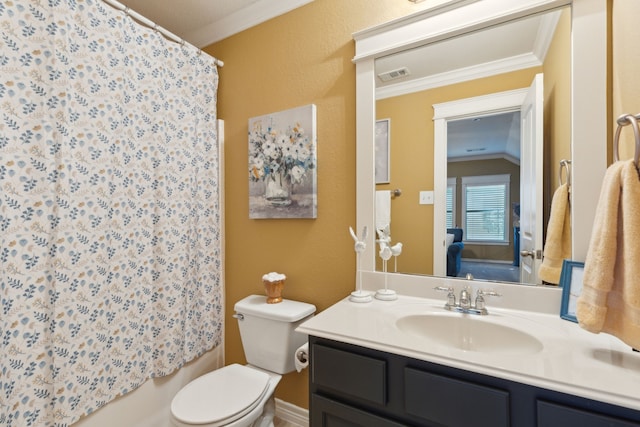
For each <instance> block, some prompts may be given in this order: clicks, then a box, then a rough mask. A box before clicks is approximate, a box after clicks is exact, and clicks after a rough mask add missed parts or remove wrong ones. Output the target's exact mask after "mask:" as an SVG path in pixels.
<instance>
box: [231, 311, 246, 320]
mask: <svg viewBox="0 0 640 427" xmlns="http://www.w3.org/2000/svg"><path fill="white" fill-rule="evenodd" d="M233 317H235V318H236V319H238V320H244V314H242V313H235V314H234V315H233Z"/></svg>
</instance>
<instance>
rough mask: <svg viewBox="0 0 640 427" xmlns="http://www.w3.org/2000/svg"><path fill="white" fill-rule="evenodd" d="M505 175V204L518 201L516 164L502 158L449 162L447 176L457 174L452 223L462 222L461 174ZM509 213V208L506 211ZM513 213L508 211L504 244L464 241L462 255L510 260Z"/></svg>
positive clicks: (483, 258) (518, 174)
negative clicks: (454, 215) (506, 193)
mask: <svg viewBox="0 0 640 427" xmlns="http://www.w3.org/2000/svg"><path fill="white" fill-rule="evenodd" d="M502 174H504V175H509V177H510V182H509V190H510V191H509V204H510V205H512V204H513V203H520V165H517V164H515V163H513V162H511V161H509V160H506V159H487V160H471V161H466V162H449V163H448V165H447V177H449V178H451V177H457V178H458V179H457V186H456V190H457V191H456V192H457V194H456V197H457V199H456V206H458V209H457V210H456V214H457V215H456V216H457V218H455V221H454V224H458V226H460V224H462V208H461V207H462V179H461V178H462V177H463V176H480V175H502ZM509 212H511V211H509ZM511 230H513V215H511V214H509V227H508V228H507V236H509V244H508V245H482V244H480V245H478V244H476V245H474V244H473V243H465V244H464V249H463V250H462V258H468V259H482V260H485V259H489V260H498V261H513V257H514V254H513V237H512V231H511Z"/></svg>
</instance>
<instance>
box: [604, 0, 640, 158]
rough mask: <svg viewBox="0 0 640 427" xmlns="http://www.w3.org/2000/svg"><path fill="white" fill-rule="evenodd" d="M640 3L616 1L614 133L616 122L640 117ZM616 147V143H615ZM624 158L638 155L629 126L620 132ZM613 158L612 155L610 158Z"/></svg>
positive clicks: (623, 0) (633, 0)
mask: <svg viewBox="0 0 640 427" xmlns="http://www.w3.org/2000/svg"><path fill="white" fill-rule="evenodd" d="M638 17H640V2H639V1H638V0H614V1H613V20H614V24H615V25H614V26H613V120H614V121H613V131H612V133H613V132H615V128H616V127H617V124H616V122H615V119H616V118H618V117H619V116H620V115H621V114H639V113H640V77H639V74H638V70H640V50H638V46H637V42H638V40H640V25H638ZM612 144H613V143H612ZM618 147H619V149H620V158H621V159H630V158H632V157H633V155H634V151H635V141H634V136H633V130H632V129H631V127H630V126H625V127H624V128H623V129H622V131H621V132H620V141H619V146H618ZM610 156H612V154H610Z"/></svg>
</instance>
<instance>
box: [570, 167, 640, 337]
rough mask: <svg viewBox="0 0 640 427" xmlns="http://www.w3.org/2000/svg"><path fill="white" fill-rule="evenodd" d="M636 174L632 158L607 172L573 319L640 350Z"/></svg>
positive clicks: (639, 200) (639, 223)
mask: <svg viewBox="0 0 640 427" xmlns="http://www.w3.org/2000/svg"><path fill="white" fill-rule="evenodd" d="M639 279H640V176H639V173H638V171H637V170H636V168H635V165H634V164H633V161H631V160H630V161H624V162H616V163H614V164H613V165H611V166H610V167H609V169H608V170H607V173H606V174H605V178H604V182H603V185H602V190H601V192H600V200H599V202H598V207H597V209H596V218H595V221H594V224H593V233H592V235H591V242H590V243H589V251H588V252H587V259H586V261H585V269H584V281H583V288H582V293H581V294H580V297H579V298H578V305H577V308H576V317H577V318H578V322H579V324H580V326H581V327H582V328H584V329H586V330H588V331H590V332H593V333H599V332H606V333H609V334H611V335H615V336H616V337H618V338H619V339H621V340H622V341H624V342H625V343H626V344H628V345H630V346H632V347H634V348H640V280H639Z"/></svg>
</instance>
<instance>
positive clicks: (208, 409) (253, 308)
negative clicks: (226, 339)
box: [171, 295, 316, 427]
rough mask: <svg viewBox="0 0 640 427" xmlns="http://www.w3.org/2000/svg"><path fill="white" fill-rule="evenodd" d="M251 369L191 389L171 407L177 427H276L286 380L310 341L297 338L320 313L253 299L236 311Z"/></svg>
mask: <svg viewBox="0 0 640 427" xmlns="http://www.w3.org/2000/svg"><path fill="white" fill-rule="evenodd" d="M234 310H235V312H236V313H235V314H234V316H233V317H235V318H236V319H237V320H238V325H239V327H240V337H241V338H242V347H243V349H244V354H245V357H246V359H247V365H239V364H232V365H228V366H225V367H223V368H220V369H216V370H215V371H212V372H209V373H208V374H205V375H203V376H201V377H199V378H196V379H195V380H193V381H191V382H190V383H189V384H187V385H185V386H184V387H183V388H182V389H181V390H180V391H179V392H178V393H177V394H176V395H175V397H174V398H173V401H172V402H171V423H172V425H173V426H176V427H193V426H198V427H219V426H226V427H249V426H251V427H273V417H274V415H275V400H274V398H273V394H274V391H275V388H276V386H277V385H278V382H280V378H281V377H282V374H286V373H289V372H292V371H294V370H295V364H294V360H295V352H296V350H297V349H298V347H300V346H301V345H302V344H304V343H305V342H307V335H306V334H301V333H298V332H295V329H296V328H297V327H298V325H299V324H300V323H302V322H304V321H305V320H307V319H308V318H310V317H312V316H313V314H314V313H315V311H316V307H315V306H314V305H312V304H307V303H304V302H299V301H291V300H286V299H284V300H282V302H280V303H277V304H267V302H266V297H265V296H262V295H250V296H248V297H246V298H244V299H242V300H240V301H238V302H237V303H236V304H235V306H234Z"/></svg>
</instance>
